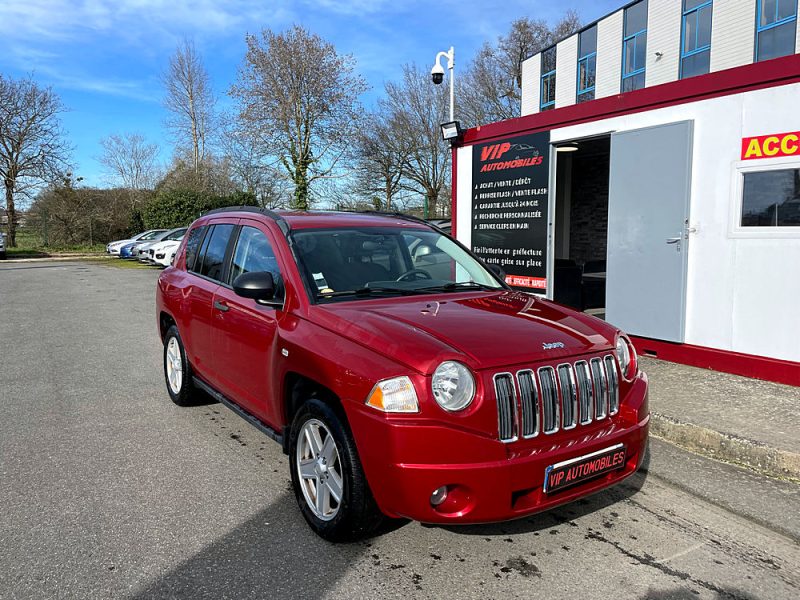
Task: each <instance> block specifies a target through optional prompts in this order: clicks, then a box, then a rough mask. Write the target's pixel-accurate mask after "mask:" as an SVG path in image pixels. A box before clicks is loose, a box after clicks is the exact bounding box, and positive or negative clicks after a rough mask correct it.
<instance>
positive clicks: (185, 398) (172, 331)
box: [164, 325, 197, 406]
mask: <svg viewBox="0 0 800 600" xmlns="http://www.w3.org/2000/svg"><path fill="white" fill-rule="evenodd" d="M164 381H165V382H166V384H167V392H168V393H169V397H170V398H171V399H172V401H173V402H174V403H175V404H177V405H178V406H192V405H194V404H196V400H197V391H196V390H195V388H194V384H193V383H192V369H191V367H190V365H189V361H188V360H187V359H186V351H185V350H184V348H183V340H181V335H180V333H178V328H177V327H176V326H175V325H173V326H171V327H170V328H169V329H168V330H167V334H166V335H165V336H164Z"/></svg>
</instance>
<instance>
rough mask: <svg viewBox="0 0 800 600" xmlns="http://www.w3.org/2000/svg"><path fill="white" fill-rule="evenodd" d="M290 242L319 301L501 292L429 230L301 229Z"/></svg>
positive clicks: (476, 266)
mask: <svg viewBox="0 0 800 600" xmlns="http://www.w3.org/2000/svg"><path fill="white" fill-rule="evenodd" d="M292 239H293V241H294V247H295V251H296V252H297V256H298V259H299V261H300V266H301V272H302V273H303V276H304V277H305V279H306V282H307V284H308V288H309V289H310V290H312V293H313V294H314V295H315V296H316V298H317V299H318V300H320V301H333V300H352V299H355V298H358V297H363V296H372V295H382V294H427V293H439V292H443V291H455V290H459V291H460V290H464V289H467V290H469V289H476V290H483V289H500V288H502V287H503V285H502V284H501V283H500V282H499V281H498V280H497V279H496V278H495V277H494V276H493V275H492V274H491V273H490V272H488V271H487V270H486V269H485V268H484V267H483V265H481V264H480V263H479V262H478V261H477V260H476V259H475V258H474V257H473V256H472V255H471V254H470V253H469V252H467V251H466V250H464V249H463V248H461V247H460V246H459V245H458V244H456V243H455V242H454V241H453V240H451V239H450V238H448V237H447V236H444V235H442V234H441V233H439V232H437V231H434V230H431V229H408V228H400V227H397V228H390V227H361V228H356V227H353V228H337V229H305V230H299V231H295V232H293V234H292Z"/></svg>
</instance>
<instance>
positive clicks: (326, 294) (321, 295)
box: [317, 287, 427, 300]
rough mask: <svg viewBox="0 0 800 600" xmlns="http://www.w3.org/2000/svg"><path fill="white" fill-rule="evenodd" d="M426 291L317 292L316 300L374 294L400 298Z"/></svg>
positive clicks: (403, 289) (380, 288)
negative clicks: (398, 296) (395, 295)
mask: <svg viewBox="0 0 800 600" xmlns="http://www.w3.org/2000/svg"><path fill="white" fill-rule="evenodd" d="M426 293H427V291H423V290H420V289H412V288H396V287H362V288H358V289H357V290H343V291H339V292H319V293H318V294H317V300H323V299H325V298H338V297H339V296H372V295H374V294H399V295H401V296H410V295H412V294H426Z"/></svg>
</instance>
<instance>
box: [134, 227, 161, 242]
mask: <svg viewBox="0 0 800 600" xmlns="http://www.w3.org/2000/svg"><path fill="white" fill-rule="evenodd" d="M162 233H164V230H163V229H154V230H153V231H150V232H148V233H145V234H144V235H143V236H142V237H140V238H139V241H140V242H144V241H146V240H154V239H156V237H158V236H159V235H161V234H162Z"/></svg>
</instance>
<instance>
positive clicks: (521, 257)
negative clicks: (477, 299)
mask: <svg viewBox="0 0 800 600" xmlns="http://www.w3.org/2000/svg"><path fill="white" fill-rule="evenodd" d="M549 156H550V132H548V131H545V132H541V133H531V134H528V135H521V136H518V137H513V138H508V139H505V140H499V141H494V142H490V143H487V144H479V145H475V146H473V150H472V250H473V251H474V252H475V254H477V255H478V256H480V257H481V258H482V259H483V260H484V261H486V262H487V263H489V264H494V265H500V266H501V267H502V268H503V270H504V271H505V272H506V283H508V284H509V285H511V286H514V287H519V288H526V289H529V290H531V291H534V292H536V293H539V294H545V293H547V191H548V189H547V188H548V184H549V175H550V165H549V163H550V160H549Z"/></svg>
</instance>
